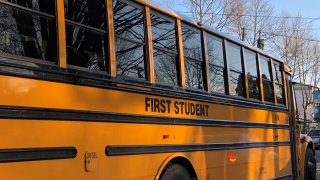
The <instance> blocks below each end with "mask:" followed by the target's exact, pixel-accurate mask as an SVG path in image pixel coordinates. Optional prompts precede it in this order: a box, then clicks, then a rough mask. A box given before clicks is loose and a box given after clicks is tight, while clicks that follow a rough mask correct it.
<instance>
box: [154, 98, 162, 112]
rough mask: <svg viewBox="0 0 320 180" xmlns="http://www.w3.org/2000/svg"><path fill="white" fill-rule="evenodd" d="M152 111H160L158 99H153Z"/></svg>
mask: <svg viewBox="0 0 320 180" xmlns="http://www.w3.org/2000/svg"><path fill="white" fill-rule="evenodd" d="M153 101H154V111H153V112H160V107H159V99H154V100H153Z"/></svg>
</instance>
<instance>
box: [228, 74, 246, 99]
mask: <svg viewBox="0 0 320 180" xmlns="http://www.w3.org/2000/svg"><path fill="white" fill-rule="evenodd" d="M242 79H243V78H242V74H241V73H237V72H234V71H230V95H233V96H244V93H243V91H244V87H243V80H242Z"/></svg>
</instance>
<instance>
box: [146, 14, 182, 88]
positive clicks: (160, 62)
mask: <svg viewBox="0 0 320 180" xmlns="http://www.w3.org/2000/svg"><path fill="white" fill-rule="evenodd" d="M175 27H176V24H175V22H174V20H173V19H170V18H169V17H166V16H165V15H162V14H160V13H158V12H154V11H152V12H151V29H152V42H153V48H154V52H153V57H154V68H155V70H154V71H155V79H156V82H157V83H165V84H169V85H176V86H177V85H178V71H177V68H178V51H177V38H176V29H175Z"/></svg>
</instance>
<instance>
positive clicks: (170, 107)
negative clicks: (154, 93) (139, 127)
mask: <svg viewBox="0 0 320 180" xmlns="http://www.w3.org/2000/svg"><path fill="white" fill-rule="evenodd" d="M145 110H146V112H158V113H171V112H172V111H173V112H174V113H175V114H185V115H196V116H206V117H207V116H208V114H209V112H208V111H209V105H207V104H201V103H191V102H185V101H177V100H176V101H171V100H169V99H158V98H150V97H146V98H145Z"/></svg>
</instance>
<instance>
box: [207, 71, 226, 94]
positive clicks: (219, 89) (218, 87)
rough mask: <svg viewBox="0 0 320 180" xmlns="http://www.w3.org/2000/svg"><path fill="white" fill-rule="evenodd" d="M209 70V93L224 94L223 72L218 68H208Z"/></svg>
mask: <svg viewBox="0 0 320 180" xmlns="http://www.w3.org/2000/svg"><path fill="white" fill-rule="evenodd" d="M209 70H210V81H211V83H210V84H211V91H212V92H215V93H221V94H225V93H226V89H225V83H224V77H225V75H226V74H225V71H224V69H223V68H220V67H218V66H212V65H210V66H209Z"/></svg>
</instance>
